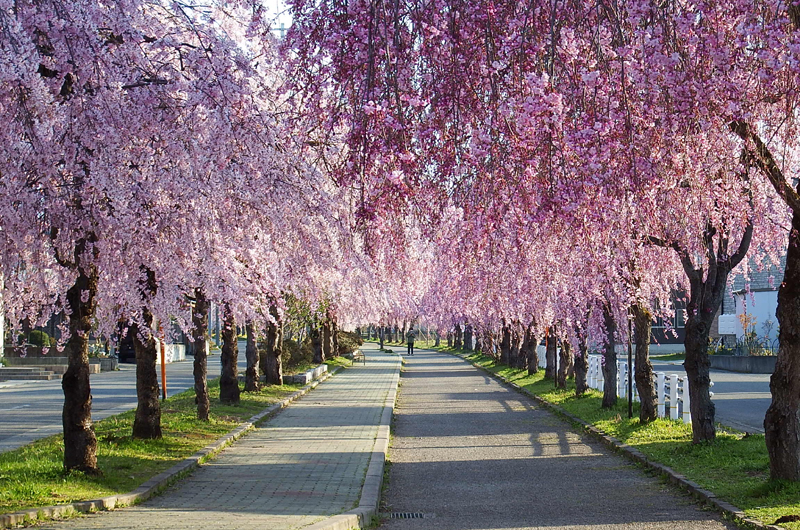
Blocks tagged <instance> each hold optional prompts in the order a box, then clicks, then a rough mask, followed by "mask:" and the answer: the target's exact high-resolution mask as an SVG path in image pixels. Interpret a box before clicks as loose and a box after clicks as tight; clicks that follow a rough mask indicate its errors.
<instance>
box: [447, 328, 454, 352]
mask: <svg viewBox="0 0 800 530" xmlns="http://www.w3.org/2000/svg"><path fill="white" fill-rule="evenodd" d="M447 347H448V348H452V347H453V332H452V331H448V332H447Z"/></svg>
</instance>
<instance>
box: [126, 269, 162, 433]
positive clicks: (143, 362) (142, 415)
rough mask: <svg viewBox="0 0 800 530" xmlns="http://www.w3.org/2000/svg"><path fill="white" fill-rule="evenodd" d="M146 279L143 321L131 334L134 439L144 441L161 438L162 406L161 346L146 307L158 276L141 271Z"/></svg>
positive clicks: (131, 330)
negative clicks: (133, 354) (160, 378)
mask: <svg viewBox="0 0 800 530" xmlns="http://www.w3.org/2000/svg"><path fill="white" fill-rule="evenodd" d="M142 272H144V275H145V277H144V279H143V280H142V282H141V284H140V286H139V290H140V293H141V296H142V301H143V302H144V303H145V306H144V307H143V308H142V321H141V322H140V323H139V322H134V324H133V326H131V328H130V329H129V330H128V333H132V334H133V337H131V338H132V339H133V350H134V352H135V354H136V397H137V407H136V416H135V418H134V420H133V437H134V438H140V439H143V440H153V439H158V438H161V402H160V401H159V400H158V398H159V395H158V370H157V368H156V363H157V361H158V350H159V344H158V342H157V341H156V339H155V337H153V326H154V325H155V319H154V318H153V313H152V312H151V311H150V309H148V307H147V304H148V302H149V301H150V300H152V299H153V297H154V296H155V295H156V293H157V292H158V284H157V283H156V275H155V273H154V272H153V271H152V270H150V269H148V268H147V267H142Z"/></svg>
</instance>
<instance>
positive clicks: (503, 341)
mask: <svg viewBox="0 0 800 530" xmlns="http://www.w3.org/2000/svg"><path fill="white" fill-rule="evenodd" d="M501 333H502V337H501V338H500V362H501V363H502V364H505V365H508V363H509V361H510V360H511V326H509V325H508V324H506V322H505V320H504V321H503V328H502V330H501Z"/></svg>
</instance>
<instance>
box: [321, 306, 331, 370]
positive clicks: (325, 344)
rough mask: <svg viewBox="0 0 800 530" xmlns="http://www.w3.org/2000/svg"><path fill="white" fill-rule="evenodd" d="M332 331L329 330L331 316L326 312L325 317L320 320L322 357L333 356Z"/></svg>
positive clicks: (328, 357) (329, 357)
mask: <svg viewBox="0 0 800 530" xmlns="http://www.w3.org/2000/svg"><path fill="white" fill-rule="evenodd" d="M332 333H333V331H332V330H331V318H330V315H329V314H328V313H327V312H326V313H325V318H324V319H323V320H322V358H323V359H332V358H333V336H332Z"/></svg>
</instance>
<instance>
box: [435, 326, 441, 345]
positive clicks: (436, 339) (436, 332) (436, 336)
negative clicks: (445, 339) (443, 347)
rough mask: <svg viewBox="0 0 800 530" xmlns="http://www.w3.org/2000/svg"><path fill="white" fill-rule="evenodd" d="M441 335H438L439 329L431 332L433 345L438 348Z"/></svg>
mask: <svg viewBox="0 0 800 530" xmlns="http://www.w3.org/2000/svg"><path fill="white" fill-rule="evenodd" d="M441 340H442V337H441V336H440V335H439V330H438V329H437V330H436V331H434V332H433V347H434V348H438V347H439V344H440V343H441Z"/></svg>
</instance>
